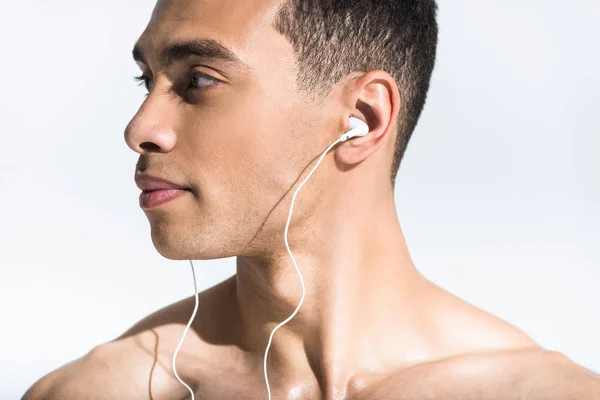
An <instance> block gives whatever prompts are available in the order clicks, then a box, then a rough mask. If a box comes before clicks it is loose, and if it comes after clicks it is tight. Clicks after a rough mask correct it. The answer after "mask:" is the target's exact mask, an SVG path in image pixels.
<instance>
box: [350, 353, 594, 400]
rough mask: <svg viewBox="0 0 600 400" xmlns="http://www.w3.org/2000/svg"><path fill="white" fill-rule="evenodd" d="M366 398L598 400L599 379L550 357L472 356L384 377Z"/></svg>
mask: <svg viewBox="0 0 600 400" xmlns="http://www.w3.org/2000/svg"><path fill="white" fill-rule="evenodd" d="M365 395H366V396H365ZM367 398H368V399H402V400H417V399H418V400H426V399H432V400H433V399H441V398H443V399H452V400H454V399H460V400H471V399H472V400H518V399H519V400H520V399H527V400H598V399H600V376H599V375H597V374H596V373H594V372H592V371H590V370H588V369H586V368H584V367H582V366H580V365H578V364H576V363H574V362H573V361H572V360H571V359H569V358H568V357H567V356H566V355H564V354H562V353H559V352H556V351H548V350H544V349H518V350H505V351H498V352H489V353H472V354H463V355H457V356H453V357H449V358H446V359H441V360H437V361H433V362H430V363H423V364H418V365H415V366H413V367H411V368H407V369H405V370H402V371H400V372H398V373H397V374H395V375H390V376H389V377H387V378H386V379H385V380H384V381H382V382H380V384H379V385H377V388H375V389H371V390H368V391H366V392H365V393H364V394H363V396H362V397H359V399H360V400H363V399H365V400H366V399H367Z"/></svg>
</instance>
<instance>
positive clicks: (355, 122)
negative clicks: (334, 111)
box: [340, 117, 369, 142]
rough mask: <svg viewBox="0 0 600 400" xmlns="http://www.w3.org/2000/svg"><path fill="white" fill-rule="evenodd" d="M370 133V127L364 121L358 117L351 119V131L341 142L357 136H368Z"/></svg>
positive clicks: (345, 134) (345, 133)
mask: <svg viewBox="0 0 600 400" xmlns="http://www.w3.org/2000/svg"><path fill="white" fill-rule="evenodd" d="M367 133H369V126H368V125H367V124H366V123H365V122H363V120H361V119H358V118H356V117H350V129H348V131H346V132H344V133H343V134H342V136H340V141H341V142H345V141H346V140H348V139H352V138H353V137H357V136H366V135H367Z"/></svg>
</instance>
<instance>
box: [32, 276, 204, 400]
mask: <svg viewBox="0 0 600 400" xmlns="http://www.w3.org/2000/svg"><path fill="white" fill-rule="evenodd" d="M214 289H215V287H213V288H210V289H208V290H207V291H205V292H202V293H201V294H199V298H201V299H202V300H206V301H205V302H204V307H206V305H207V304H206V303H208V302H210V300H209V299H208V297H210V293H211V291H212V290H214ZM194 300H195V299H194V296H191V297H190V298H187V299H184V300H181V301H178V302H176V303H173V304H170V305H168V306H166V307H163V308H161V309H159V310H157V311H155V312H153V313H151V314H150V315H148V316H145V317H144V318H142V319H140V320H139V321H138V322H136V323H134V324H133V325H132V326H131V327H130V328H129V329H127V330H126V331H125V332H124V333H123V334H121V335H120V336H118V337H117V338H115V339H113V340H111V341H109V342H106V343H102V344H99V345H97V346H95V347H94V348H93V349H91V350H90V351H89V352H88V353H87V354H85V355H83V356H82V357H80V358H78V359H76V360H73V361H70V362H69V363H67V364H64V365H62V366H61V367H59V368H57V369H56V370H54V371H51V372H50V373H48V374H47V375H45V376H43V377H42V378H40V379H39V380H38V381H37V382H35V383H34V384H33V385H32V386H31V387H30V388H29V389H28V390H27V392H26V393H25V394H24V395H23V398H22V400H71V399H85V398H94V399H107V400H108V399H111V400H112V399H122V400H128V399H132V400H133V399H140V398H160V399H165V400H180V399H182V398H184V397H185V396H186V395H187V394H188V392H187V389H185V388H184V387H183V386H182V385H181V384H180V383H179V381H178V380H177V379H176V378H175V375H174V374H173V372H172V364H171V357H172V355H173V353H174V349H175V348H176V346H177V344H178V342H179V340H180V338H181V333H182V331H183V328H184V327H185V325H186V324H187V322H188V320H189V318H190V316H191V313H192V311H193V308H194ZM202 300H201V301H200V304H203V301H202ZM200 314H201V310H200V308H199V313H198V316H199V315H200ZM197 341H198V336H197V335H195V334H194V332H193V330H190V331H189V332H188V335H186V340H185V344H184V346H183V347H186V346H185V345H188V346H190V347H194V345H197V344H198V343H197ZM183 350H184V348H182V349H181V351H180V353H179V354H178V359H177V360H178V363H177V367H178V368H177V372H178V374H179V375H180V377H181V378H182V379H184V380H188V381H189V379H186V376H185V374H184V373H182V372H181V371H180V363H181V361H180V357H182V356H183V358H185V357H186V355H185V354H184V353H185V352H184V351H183ZM181 369H182V370H183V371H185V369H184V368H181Z"/></svg>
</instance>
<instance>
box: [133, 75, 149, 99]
mask: <svg viewBox="0 0 600 400" xmlns="http://www.w3.org/2000/svg"><path fill="white" fill-rule="evenodd" d="M133 79H135V80H136V81H139V82H140V83H139V84H138V86H141V85H142V84H144V85H145V86H146V90H148V93H150V91H151V90H152V86H153V85H154V82H153V81H152V79H150V78H148V77H147V76H144V75H140V76H134V77H133ZM148 93H146V96H148Z"/></svg>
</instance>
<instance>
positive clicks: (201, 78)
mask: <svg viewBox="0 0 600 400" xmlns="http://www.w3.org/2000/svg"><path fill="white" fill-rule="evenodd" d="M188 78H189V81H190V85H189V88H190V89H203V88H205V87H207V86H211V85H214V84H217V83H218V82H219V81H218V80H217V79H214V78H211V77H210V76H208V75H205V74H203V73H201V72H198V71H189V72H188ZM134 79H135V80H136V81H139V82H140V83H139V84H138V86H141V85H142V84H143V85H145V86H146V90H148V93H146V96H148V94H149V93H150V92H151V91H152V87H153V86H154V81H153V80H152V79H150V78H148V77H147V76H144V75H140V76H135V77H134Z"/></svg>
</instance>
